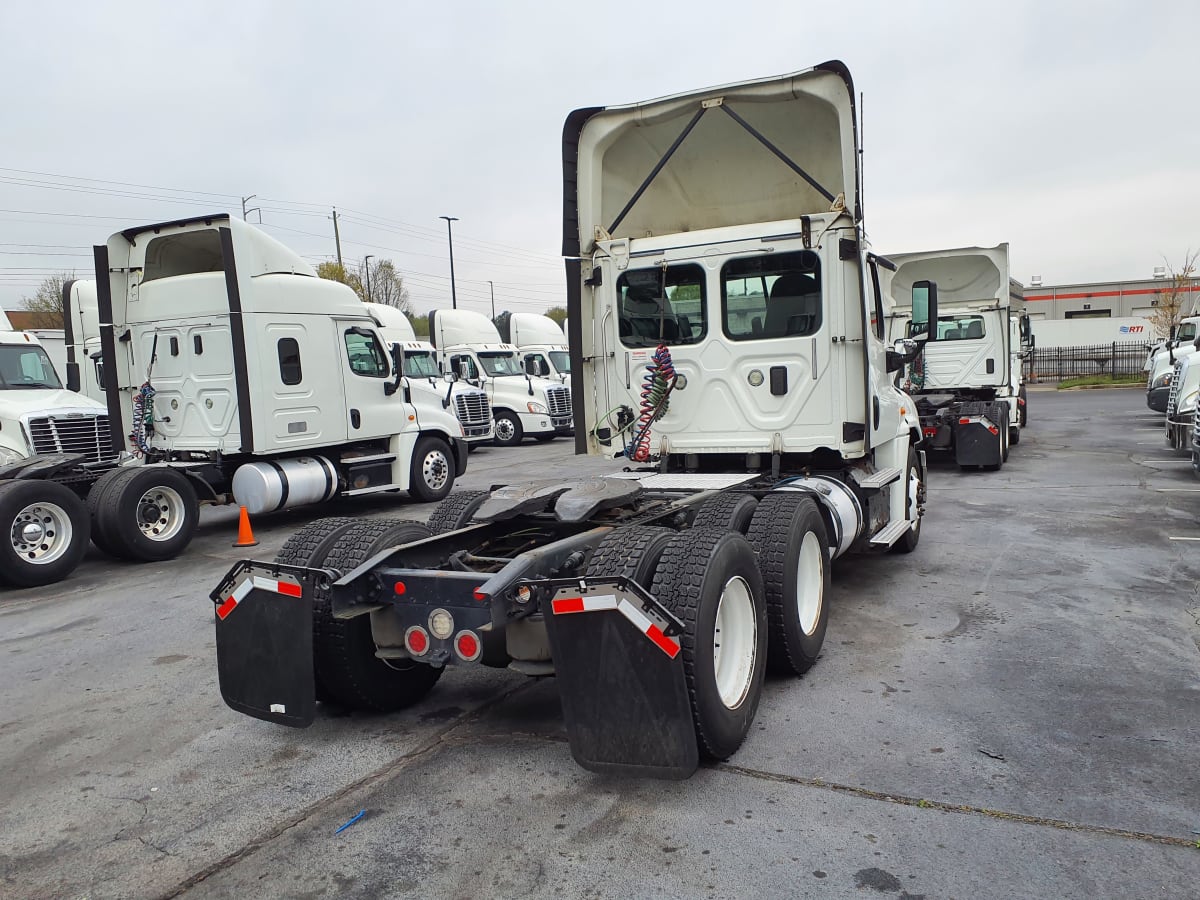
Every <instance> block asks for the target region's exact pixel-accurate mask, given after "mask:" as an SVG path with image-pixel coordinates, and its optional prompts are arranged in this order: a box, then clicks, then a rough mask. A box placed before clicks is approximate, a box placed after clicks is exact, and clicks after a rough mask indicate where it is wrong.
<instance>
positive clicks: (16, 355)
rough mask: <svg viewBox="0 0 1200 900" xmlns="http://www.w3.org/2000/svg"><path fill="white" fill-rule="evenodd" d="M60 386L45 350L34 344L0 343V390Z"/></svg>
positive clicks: (59, 387)
mask: <svg viewBox="0 0 1200 900" xmlns="http://www.w3.org/2000/svg"><path fill="white" fill-rule="evenodd" d="M30 388H56V389H61V388H62V382H61V381H59V380H58V375H56V374H55V373H54V366H53V365H51V363H50V357H48V356H47V355H46V351H45V350H43V349H42V348H41V347H38V346H37V345H35V344H16V345H14V344H8V345H0V390H5V391H16V390H22V389H30Z"/></svg>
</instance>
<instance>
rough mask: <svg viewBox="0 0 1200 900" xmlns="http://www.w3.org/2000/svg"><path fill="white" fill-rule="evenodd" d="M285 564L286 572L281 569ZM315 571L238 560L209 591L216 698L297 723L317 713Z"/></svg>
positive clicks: (272, 718)
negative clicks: (218, 694) (214, 629)
mask: <svg viewBox="0 0 1200 900" xmlns="http://www.w3.org/2000/svg"><path fill="white" fill-rule="evenodd" d="M285 569H287V570H289V571H284V570H285ZM307 573H313V574H317V573H320V574H321V575H324V572H323V571H322V570H304V569H300V568H299V567H296V566H287V567H284V566H278V565H271V564H268V563H253V562H241V563H238V564H237V565H236V566H234V567H233V569H231V570H230V571H229V574H227V575H226V576H225V578H224V579H223V580H222V582H221V584H220V586H218V587H217V589H216V590H215V591H213V593H212V594H211V595H210V597H211V599H212V601H213V603H214V604H215V605H216V610H215V616H216V627H217V676H218V679H219V681H220V685H221V697H222V698H223V699H224V700H225V702H226V703H227V704H228V705H229V706H230V707H231V708H232V709H235V710H237V711H238V712H241V713H245V714H246V715H248V716H254V717H255V718H256V719H265V720H266V721H268V722H277V723H279V724H280V725H291V726H292V727H294V728H304V727H307V726H308V725H311V724H312V721H313V717H314V716H315V714H316V688H315V685H314V681H313V649H312V633H313V601H312V592H313V590H314V589H315V579H314V578H312V577H306V575H307Z"/></svg>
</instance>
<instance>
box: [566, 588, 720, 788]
mask: <svg viewBox="0 0 1200 900" xmlns="http://www.w3.org/2000/svg"><path fill="white" fill-rule="evenodd" d="M542 584H543V585H544V584H545V582H542ZM552 584H553V585H554V587H553V594H552V596H547V597H546V599H544V601H543V603H542V609H543V612H544V614H545V620H546V630H547V632H548V634H549V638H550V649H551V652H552V653H553V655H554V670H555V674H556V675H557V680H558V686H559V693H560V695H561V699H562V707H563V718H564V720H565V723H566V727H567V737H568V738H569V740H570V742H571V755H572V756H574V757H575V761H576V762H577V763H579V765H581V766H583V768H585V769H588V770H590V771H592V772H600V773H602V774H615V775H636V776H650V777H653V778H674V779H681V778H687V777H688V776H690V775H691V774H692V773H693V772H695V771H696V767H697V766H698V765H699V750H698V747H697V744H696V731H695V727H694V726H693V724H692V707H691V703H690V701H689V699H688V693H687V684H686V682H685V681H684V675H683V659H682V656H681V653H680V647H679V634H680V633H681V631H682V626H681V624H680V623H679V621H678V620H677V619H676V618H675V617H674V616H672V615H671V613H670V612H668V611H667V610H666V608H665V607H663V606H662V605H661V604H659V603H658V602H657V601H655V600H654V599H653V598H651V597H650V595H649V594H647V593H646V592H645V591H644V590H642V589H641V588H640V587H638V585H636V584H634V583H633V582H630V581H627V580H625V579H605V580H592V579H589V580H586V581H579V580H574V581H571V582H570V583H569V584H564V583H562V582H552Z"/></svg>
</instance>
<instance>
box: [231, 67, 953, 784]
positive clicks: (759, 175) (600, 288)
mask: <svg viewBox="0 0 1200 900" xmlns="http://www.w3.org/2000/svg"><path fill="white" fill-rule="evenodd" d="M856 96H857V94H856V93H855V91H854V88H853V85H852V84H851V81H850V75H849V73H848V72H847V70H846V68H845V66H843V65H842V64H841V63H837V62H833V63H826V64H825V65H822V66H818V67H816V68H814V69H809V70H807V71H804V72H798V73H796V74H794V75H787V76H784V77H781V78H772V79H768V80H764V81H756V82H748V83H744V84H737V85H730V86H728V87H722V88H713V89H710V90H704V91H696V92H693V93H689V94H684V95H680V96H676V97H670V98H667V99H663V100H655V101H652V102H649V103H643V104H636V105H631V106H618V107H612V108H607V109H606V108H599V107H591V108H587V109H581V110H578V111H576V112H574V113H572V114H571V115H570V116H569V117H568V118H567V121H566V127H565V129H564V134H563V159H564V173H563V181H564V188H565V191H564V195H565V197H566V211H565V216H564V223H563V250H564V256H565V257H566V268H567V284H568V304H569V309H570V322H571V328H572V335H571V341H570V346H571V352H572V367H571V369H572V378H573V379H574V380H575V381H576V388H577V390H575V391H574V392H573V399H574V404H575V420H576V424H577V426H578V427H577V428H576V430H575V442H576V449H577V450H578V451H579V452H580V453H588V454H595V455H605V456H615V455H617V454H619V455H620V456H621V458H622V462H620V463H617V462H614V463H613V468H614V471H615V470H616V469H617V468H618V467H623V469H624V471H621V472H619V473H616V474H614V475H612V476H609V477H601V478H580V477H578V476H576V475H573V474H572V473H570V472H563V473H561V474H559V475H557V476H554V475H551V474H550V473H547V475H548V477H546V478H545V479H543V480H540V481H536V482H532V483H525V484H511V485H504V486H497V487H494V488H493V489H492V490H490V491H463V492H458V493H455V494H451V495H450V496H449V497H448V498H446V500H444V501H443V502H442V504H441V505H440V506H439V507H438V508H437V509H436V510H435V511H434V512H433V514H432V516H431V517H430V520H429V524H428V527H426V526H424V525H418V524H414V523H399V524H398V523H395V522H381V523H370V524H365V523H364V524H352V523H346V522H345V521H344V520H339V519H327V520H323V521H320V522H316V523H314V524H312V525H309V526H308V527H307V528H305V529H304V530H302V531H300V532H299V533H297V534H296V535H295V536H294V537H293V538H292V539H291V540H289V541H288V543H287V544H286V545H285V546H284V548H283V550H282V551H281V552H280V554H279V555H278V556H277V557H276V559H275V560H273V561H269V562H253V561H249V560H246V561H243V562H240V563H238V564H236V565H235V566H234V567H233V568H232V569H231V570H230V571H229V572H228V573H227V574H226V576H225V577H224V578H222V579H221V581H220V582H219V583H218V584H217V585H216V587H215V589H214V590H213V591H212V593H211V594H210V599H211V600H212V601H213V604H214V610H215V623H216V641H217V661H218V671H219V675H220V684H221V691H222V695H223V696H224V698H225V700H226V702H227V703H228V704H229V705H230V706H231V707H233V708H234V709H236V710H239V711H241V712H244V713H246V714H248V715H252V716H256V717H258V718H262V719H266V720H269V721H272V722H277V723H282V724H288V725H295V726H304V725H308V724H309V723H310V722H311V721H312V720H313V717H314V708H315V699H316V698H317V697H318V696H320V697H321V699H323V700H328V701H331V702H336V703H338V704H343V705H345V706H349V707H352V708H357V709H369V710H393V709H398V708H400V707H403V706H406V705H409V704H412V703H415V702H417V701H418V700H420V699H421V698H422V697H423V696H424V695H425V694H426V693H428V692H429V691H430V690H431V689H432V688H433V686H434V684H435V683H436V682H437V680H438V679H439V678H440V677H442V675H443V674H444V673H445V672H447V671H448V670H450V669H455V668H460V667H464V666H466V667H469V666H481V665H482V666H492V667H498V668H512V669H515V670H517V671H520V672H524V673H527V674H530V675H548V674H551V673H553V674H554V675H556V676H557V679H558V686H559V693H560V696H561V698H562V707H563V714H564V718H565V723H566V731H567V735H568V737H569V739H570V746H571V752H572V754H573V756H574V758H575V759H576V760H577V761H578V762H579V763H580V764H581V765H582V766H584V767H586V768H588V769H591V770H594V771H598V772H605V773H633V774H642V775H652V776H657V777H672V778H683V777H687V776H688V775H690V774H691V773H692V772H693V771H695V769H696V767H697V765H698V762H699V760H700V758H701V757H711V758H725V757H728V756H730V755H732V754H733V753H734V752H735V751H736V750H737V748H738V747H739V746H740V745H741V743H742V740H743V738H744V737H745V736H746V733H747V731H748V730H749V729H750V727H751V723H752V722H753V720H754V716H755V713H756V711H757V709H758V703H759V697H760V696H761V693H762V689H763V677H764V674H765V672H766V671H767V668H768V667H770V668H771V669H773V670H775V671H778V672H782V673H791V674H793V675H796V674H799V673H802V672H805V671H806V670H808V669H809V667H810V666H812V665H813V664H814V663H815V662H816V661H817V657H818V654H819V653H820V652H821V646H822V642H823V640H824V636H825V630H826V625H827V623H828V621H829V615H830V608H829V601H830V592H829V591H828V587H829V579H830V574H831V564H832V561H833V559H834V558H836V557H839V556H842V555H843V554H847V553H869V552H884V551H887V550H890V549H896V550H899V551H902V552H907V551H911V550H913V549H914V548H916V546H917V541H918V538H919V537H920V529H921V512H922V507H923V504H924V502H925V465H924V459H923V457H922V454H921V452H920V451H919V450H918V449H917V446H916V445H917V442H918V441H919V440H920V437H921V434H920V426H919V423H918V420H917V418H916V416H915V414H914V408H913V401H912V400H911V399H910V398H909V397H908V396H907V395H905V394H904V393H903V392H902V391H900V390H899V389H898V388H897V387H896V386H895V385H894V384H893V381H892V377H891V373H893V372H895V371H898V370H899V369H900V368H901V367H903V365H904V364H905V363H906V361H908V359H910V358H912V357H915V355H916V353H917V352H918V351H919V347H920V345H919V343H918V342H910V343H909V344H905V345H903V347H904V350H903V352H902V353H901V352H898V351H892V352H889V350H888V349H887V347H886V345H885V343H884V333H883V306H882V304H883V299H882V296H881V294H880V290H879V279H878V277H877V270H878V269H879V268H880V267H883V266H887V265H890V263H888V262H887V261H886V260H884V259H882V258H879V257H876V256H874V255H872V254H871V253H869V252H868V250H867V247H866V243H865V238H864V234H863V221H862V208H861V197H860V191H859V169H858V130H857V126H856V123H855V97H856ZM698 200H699V201H701V202H698ZM912 301H915V303H914V306H915V309H916V319H917V321H918V322H919V321H921V320H922V313H925V314H927V316H928V317H930V318H932V320H933V321H937V296H936V286H935V285H933V284H930V283H919V284H916V285H914V286H913V297H912ZM934 335H936V329H935V331H934ZM439 346H440V344H439ZM897 564H899V560H898V559H897ZM314 623H315V627H314ZM318 686H319V688H318Z"/></svg>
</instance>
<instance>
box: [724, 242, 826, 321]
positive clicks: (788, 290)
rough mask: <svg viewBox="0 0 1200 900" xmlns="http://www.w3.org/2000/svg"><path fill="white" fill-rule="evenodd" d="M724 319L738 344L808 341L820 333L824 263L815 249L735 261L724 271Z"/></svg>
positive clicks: (728, 264) (728, 263) (726, 264)
mask: <svg viewBox="0 0 1200 900" xmlns="http://www.w3.org/2000/svg"><path fill="white" fill-rule="evenodd" d="M721 318H722V320H723V321H722V325H723V327H724V330H725V336H726V337H728V338H729V339H730V340H734V341H753V340H763V339H767V338H782V337H807V336H808V335H812V334H816V333H817V331H819V330H820V328H821V318H822V316H821V261H820V259H819V258H818V257H817V254H815V253H813V252H812V251H811V250H803V251H800V252H799V253H772V254H769V255H763V256H749V257H743V258H741V259H731V260H730V261H729V262H727V263H725V265H724V266H723V267H722V269H721Z"/></svg>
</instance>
